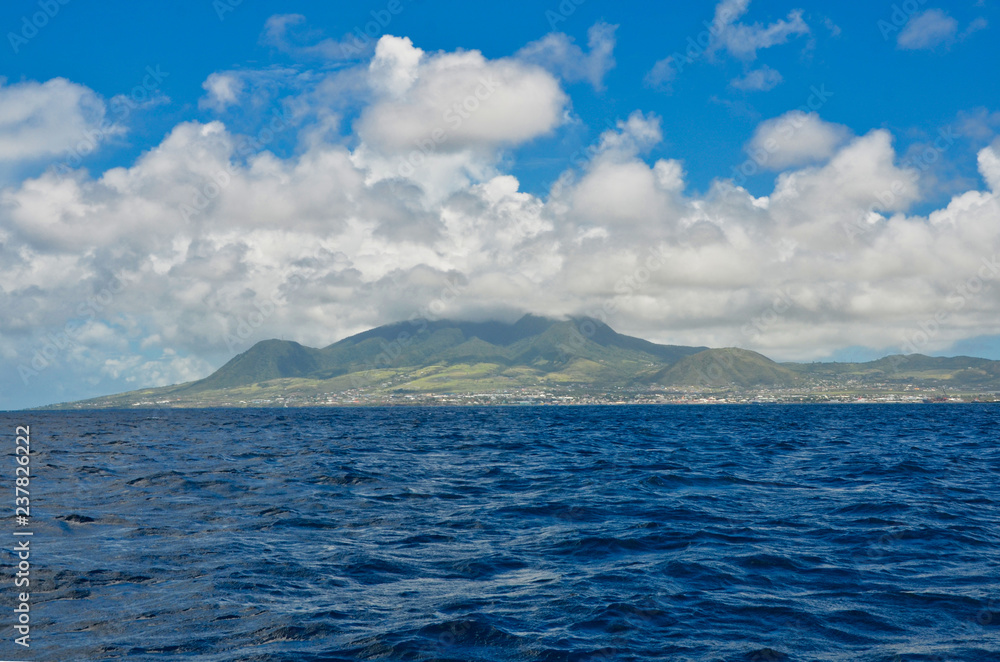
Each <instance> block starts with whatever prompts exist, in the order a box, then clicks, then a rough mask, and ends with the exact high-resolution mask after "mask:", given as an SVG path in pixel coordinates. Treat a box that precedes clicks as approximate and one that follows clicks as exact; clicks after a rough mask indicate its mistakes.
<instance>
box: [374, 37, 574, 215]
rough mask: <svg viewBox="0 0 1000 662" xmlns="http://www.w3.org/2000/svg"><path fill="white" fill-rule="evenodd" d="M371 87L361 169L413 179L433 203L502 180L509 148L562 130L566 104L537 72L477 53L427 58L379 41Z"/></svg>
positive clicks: (401, 44)
mask: <svg viewBox="0 0 1000 662" xmlns="http://www.w3.org/2000/svg"><path fill="white" fill-rule="evenodd" d="M369 81H370V84H371V87H372V92H373V94H374V98H373V101H372V103H371V104H370V105H369V106H368V107H366V108H365V109H364V111H363V112H362V113H361V116H360V118H359V119H358V120H357V122H356V123H355V129H356V132H357V135H358V136H359V138H360V139H361V141H362V145H361V146H360V148H359V149H358V150H356V151H355V153H354V160H355V163H357V164H358V165H360V166H363V167H364V168H366V169H367V170H368V172H369V181H381V180H384V179H391V178H405V179H410V180H412V181H414V182H416V183H417V184H418V185H419V186H420V187H421V189H422V190H423V191H424V193H427V194H428V195H430V197H431V198H433V199H441V198H442V197H443V196H445V195H448V194H450V193H452V192H454V191H455V190H457V189H458V188H461V187H463V186H466V185H468V184H469V183H471V182H472V181H474V180H483V179H486V178H489V177H490V176H492V175H493V174H496V173H495V170H494V169H493V168H494V165H495V164H496V162H497V160H498V158H499V156H500V152H501V150H502V149H504V148H506V147H509V146H513V145H518V144H521V143H524V142H527V141H529V140H532V139H534V138H537V137H539V136H542V135H545V134H547V133H549V132H550V131H552V130H553V129H555V128H556V127H557V126H559V125H560V124H561V123H562V122H563V121H564V117H565V110H566V106H567V103H568V97H567V96H566V94H565V93H564V92H563V91H562V88H561V87H560V85H559V82H558V81H557V80H556V79H555V78H554V77H553V76H552V74H550V73H549V72H547V71H545V70H544V69H542V68H541V67H538V66H536V65H531V64H527V63H525V62H522V61H520V60H516V59H508V58H505V59H498V60H487V59H486V58H484V57H483V55H482V53H480V52H479V51H459V52H456V53H435V54H430V55H428V54H424V53H423V51H421V50H420V49H418V48H416V47H414V46H413V45H412V43H411V42H410V41H409V40H408V39H398V38H396V37H392V36H385V37H382V39H381V40H379V45H378V47H377V48H376V55H375V58H374V59H373V60H372V65H371V67H370V70H369Z"/></svg>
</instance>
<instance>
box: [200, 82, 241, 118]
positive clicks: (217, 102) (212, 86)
mask: <svg viewBox="0 0 1000 662" xmlns="http://www.w3.org/2000/svg"><path fill="white" fill-rule="evenodd" d="M201 86H202V87H203V88H204V89H205V91H206V92H208V94H207V95H205V97H203V98H202V99H201V100H200V101H198V107H199V108H211V109H212V110H215V111H216V112H222V111H224V110H225V109H226V108H228V107H229V106H232V105H235V104H238V103H239V102H240V95H241V94H242V93H243V90H244V82H243V80H242V79H240V78H239V77H238V76H235V75H233V74H231V73H215V74H211V75H209V77H208V78H207V79H206V80H205V82H204V83H202V84H201Z"/></svg>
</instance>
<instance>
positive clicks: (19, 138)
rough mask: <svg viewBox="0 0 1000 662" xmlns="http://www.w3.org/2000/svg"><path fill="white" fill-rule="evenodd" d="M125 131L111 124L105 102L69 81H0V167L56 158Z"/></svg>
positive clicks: (93, 93) (91, 92)
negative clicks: (103, 137) (104, 136)
mask: <svg viewBox="0 0 1000 662" xmlns="http://www.w3.org/2000/svg"><path fill="white" fill-rule="evenodd" d="M122 131H123V129H122V128H121V127H119V126H116V125H115V124H114V123H112V122H110V121H108V120H107V119H106V106H105V103H104V100H103V99H102V98H101V97H100V96H99V95H98V94H97V93H95V92H94V91H93V90H91V89H89V88H87V87H84V86H83V85H78V84H76V83H72V82H70V81H68V80H66V79H65V78H53V79H52V80H50V81H47V82H45V83H36V82H31V81H29V82H24V83H15V84H13V85H6V84H4V81H3V80H2V79H0V162H8V163H9V162H17V161H31V160H36V159H41V158H47V157H52V156H55V155H59V154H63V153H66V152H69V151H71V150H74V149H77V147H78V145H86V146H87V147H86V149H87V150H88V151H89V149H91V148H92V147H93V145H94V144H95V143H99V142H100V141H99V140H97V141H95V140H94V139H93V135H94V134H96V133H100V134H101V135H113V134H116V133H121V132H122Z"/></svg>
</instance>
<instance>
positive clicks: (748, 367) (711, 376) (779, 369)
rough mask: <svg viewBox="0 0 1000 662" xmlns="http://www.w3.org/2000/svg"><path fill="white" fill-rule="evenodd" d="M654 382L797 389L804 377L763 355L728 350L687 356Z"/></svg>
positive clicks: (666, 369)
mask: <svg viewBox="0 0 1000 662" xmlns="http://www.w3.org/2000/svg"><path fill="white" fill-rule="evenodd" d="M653 381H654V383H657V384H662V385H664V386H705V387H714V388H722V387H729V386H737V387H742V388H753V387H760V386H771V387H775V386H795V385H797V384H800V383H801V382H802V381H803V377H802V375H800V374H798V373H796V372H794V371H792V370H790V369H788V368H786V367H784V366H782V365H781V364H779V363H775V362H774V361H772V360H771V359H769V358H767V357H766V356H764V355H763V354H758V353H757V352H751V351H750V350H746V349H737V348H735V347H727V348H725V349H707V350H705V351H704V352H698V353H697V354H693V355H691V356H687V357H685V358H683V359H681V360H680V361H678V362H677V363H675V364H674V365H671V366H668V367H666V368H663V369H662V370H660V371H659V372H657V373H656V375H655V376H654V377H653Z"/></svg>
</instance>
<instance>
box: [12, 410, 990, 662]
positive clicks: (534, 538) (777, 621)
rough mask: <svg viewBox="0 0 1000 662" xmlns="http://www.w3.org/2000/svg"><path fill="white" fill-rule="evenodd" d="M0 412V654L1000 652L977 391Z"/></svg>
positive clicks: (481, 656)
mask: <svg viewBox="0 0 1000 662" xmlns="http://www.w3.org/2000/svg"><path fill="white" fill-rule="evenodd" d="M0 423H2V424H3V426H4V427H3V429H4V430H5V432H6V433H7V436H8V437H9V438H10V442H11V443H9V444H8V446H9V447H11V448H12V447H13V426H14V425H15V424H30V425H31V426H32V432H33V442H34V446H33V451H34V452H35V453H36V455H35V456H34V457H33V459H32V465H33V467H34V475H33V479H32V495H33V497H32V498H33V501H32V507H33V512H32V514H33V515H34V522H33V524H32V529H33V530H34V539H33V541H32V544H33V556H32V562H33V566H32V573H34V574H33V586H32V589H33V590H32V600H33V602H34V604H33V606H32V617H33V620H32V623H33V629H32V642H33V645H32V648H31V649H30V651H28V652H25V651H22V650H19V649H18V647H16V646H14V645H13V644H12V641H11V639H12V638H13V636H14V632H13V629H12V628H11V627H10V625H11V624H12V622H13V614H12V612H11V609H12V604H13V590H14V589H13V587H12V585H11V581H10V579H4V581H3V583H2V585H0V595H2V600H3V602H2V603H0V604H2V605H3V608H2V611H0V633H3V634H2V637H3V638H2V639H0V658H2V659H12V660H53V661H55V660H59V661H65V660H118V659H128V660H147V659H148V660H160V659H192V660H218V661H222V660H226V661H229V660H274V661H279V660H280V661H288V662H291V661H296V662H318V661H320V660H456V661H458V660H461V661H468V660H545V661H556V660H560V661H561V660H567V661H568V660H692V661H693V660H698V661H702V660H705V661H708V660H711V661H715V660H720V661H729V660H734V661H737V660H739V661H747V662H771V661H775V660H862V661H868V660H870V661H873V662H875V661H878V662H902V661H916V660H922V661H924V660H940V661H944V660H948V661H951V660H969V661H976V662H982V661H988V660H1000V547H998V541H1000V510H998V508H997V506H998V494H997V491H998V483H1000V481H998V476H1000V451H998V444H997V433H998V423H1000V408H998V407H994V406H986V405H983V406H977V405H969V406H963V405H955V406H913V407H910V406H787V407H786V406H747V407H736V406H734V407H669V406H668V407H567V408H534V407H523V408H497V409H444V408H440V409H438V408H435V409H406V408H395V409H392V408H384V409H333V410H251V411H247V410H204V411H152V412H150V411H145V412H143V411H129V412H83V413H37V412H24V413H15V414H0ZM12 458H13V455H11V460H10V463H9V467H10V471H9V472H7V473H9V474H11V477H9V478H8V479H6V480H8V482H9V483H11V484H12V483H13V477H12V474H13V466H14V464H13V459H12ZM10 491H11V493H12V492H13V488H12V487H11V490H10ZM12 501H13V500H12V498H11V504H10V505H11V508H12V507H13V503H12ZM8 521H9V522H10V523H9V524H8V526H7V529H8V530H9V531H12V530H14V528H15V527H14V524H13V522H12V521H11V520H10V518H8ZM0 536H2V538H3V539H4V541H5V543H4V547H5V549H6V550H7V553H6V554H5V561H4V564H5V565H4V573H5V574H7V575H8V576H9V574H10V573H12V572H13V569H12V568H11V565H12V563H13V561H12V557H11V554H10V550H11V549H12V547H13V543H12V542H11V541H12V540H13V538H12V537H11V536H10V534H9V533H3V532H0Z"/></svg>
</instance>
